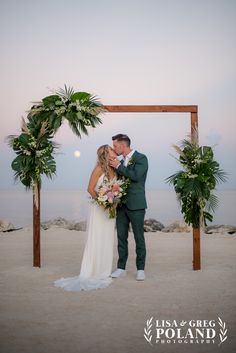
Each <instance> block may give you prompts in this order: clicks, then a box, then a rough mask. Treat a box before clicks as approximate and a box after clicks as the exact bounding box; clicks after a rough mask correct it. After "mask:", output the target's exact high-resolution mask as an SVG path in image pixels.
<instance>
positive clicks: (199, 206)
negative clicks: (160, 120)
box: [166, 132, 226, 228]
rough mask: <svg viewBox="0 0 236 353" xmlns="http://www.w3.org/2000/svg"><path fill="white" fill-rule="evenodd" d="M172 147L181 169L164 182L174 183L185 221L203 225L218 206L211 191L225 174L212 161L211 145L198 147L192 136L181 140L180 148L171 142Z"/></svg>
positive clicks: (211, 217)
mask: <svg viewBox="0 0 236 353" xmlns="http://www.w3.org/2000/svg"><path fill="white" fill-rule="evenodd" d="M195 133H197V132H195ZM174 148H175V150H176V151H177V153H178V154H179V159H178V161H179V163H180V164H181V166H182V167H183V170H181V171H178V172H177V173H175V174H173V175H171V176H170V177H168V178H167V179H166V181H167V182H168V183H170V184H173V185H174V189H175V192H176V193H177V196H178V199H179V201H180V204H181V212H182V214H183V216H184V220H185V222H186V223H187V224H189V225H190V224H191V225H192V226H193V228H199V227H202V226H206V225H207V221H210V222H212V220H213V215H212V213H214V211H215V209H216V207H217V206H218V198H217V197H216V196H215V195H214V194H213V193H212V191H213V190H214V189H215V187H216V185H217V183H220V182H225V181H226V173H225V172H224V171H223V170H222V169H220V166H219V163H217V162H216V161H215V160H214V153H213V150H212V148H211V147H209V146H199V145H198V144H197V142H196V139H193V141H191V139H190V138H189V139H184V140H183V141H182V143H181V145H180V147H179V146H177V145H174Z"/></svg>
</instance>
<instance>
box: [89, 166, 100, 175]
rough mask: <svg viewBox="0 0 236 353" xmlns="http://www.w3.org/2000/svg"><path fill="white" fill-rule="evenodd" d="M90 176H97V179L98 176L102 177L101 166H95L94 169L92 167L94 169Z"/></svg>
mask: <svg viewBox="0 0 236 353" xmlns="http://www.w3.org/2000/svg"><path fill="white" fill-rule="evenodd" d="M91 174H93V175H96V176H98V177H99V176H100V175H102V174H103V171H102V168H101V166H100V165H96V167H94V169H93V171H92V173H91Z"/></svg>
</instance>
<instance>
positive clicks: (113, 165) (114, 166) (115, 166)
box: [109, 158, 120, 169]
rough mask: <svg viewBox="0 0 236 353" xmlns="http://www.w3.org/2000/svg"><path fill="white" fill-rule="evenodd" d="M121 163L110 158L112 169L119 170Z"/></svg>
mask: <svg viewBox="0 0 236 353" xmlns="http://www.w3.org/2000/svg"><path fill="white" fill-rule="evenodd" d="M119 164H120V162H119V161H118V159H116V158H109V165H110V167H113V168H115V169H116V168H117V167H118V165H119Z"/></svg>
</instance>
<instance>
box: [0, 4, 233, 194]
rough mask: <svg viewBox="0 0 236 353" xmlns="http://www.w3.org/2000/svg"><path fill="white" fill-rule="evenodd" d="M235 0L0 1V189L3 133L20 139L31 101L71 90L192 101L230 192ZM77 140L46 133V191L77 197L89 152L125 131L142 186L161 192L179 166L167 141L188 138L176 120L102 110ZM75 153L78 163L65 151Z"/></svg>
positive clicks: (105, 97)
mask: <svg viewBox="0 0 236 353" xmlns="http://www.w3.org/2000/svg"><path fill="white" fill-rule="evenodd" d="M235 35H236V1H235V0H234V1H232V0H198V1H196V0H146V1H140V0H119V1H113V0H109V1H108V0H100V1H99V0H97V1H95V0H87V1H81V0H67V1H61V0H40V1H35V0H21V1H18V0H5V1H3V0H0V40H1V56H0V60H1V65H0V77H1V80H0V97H1V129H0V190H23V189H24V187H23V185H22V184H20V183H18V184H15V183H14V181H13V171H12V170H11V162H12V160H13V159H14V158H15V155H14V153H13V151H11V149H10V148H9V146H8V145H7V143H6V136H7V135H11V134H19V133H20V123H21V117H22V116H24V117H26V115H27V110H28V109H29V108H30V107H31V105H32V102H35V101H40V100H41V99H42V98H43V97H45V96H47V95H49V94H51V92H52V90H55V89H58V88H60V87H63V86H64V84H66V85H67V86H71V87H73V88H74V90H75V91H86V92H89V93H92V94H94V95H96V96H97V97H98V98H99V99H100V101H101V102H102V104H104V105H113V104H142V105H144V104H155V105H163V104H180V105H185V104H194V105H198V109H199V136H200V144H201V145H210V146H212V147H214V153H215V158H216V160H217V161H218V162H219V163H220V166H221V168H222V169H224V170H225V171H226V172H227V173H228V181H227V182H226V183H224V184H222V185H219V186H218V189H228V190H230V189H236V158H235V154H236V139H235V132H236V119H235V112H236V85H235V78H236V75H235V73H236V70H235V63H236V41H235V37H236V36H235ZM102 121H103V124H102V125H100V126H98V127H97V128H96V129H91V130H90V131H89V136H88V137H87V136H85V135H84V136H83V137H82V139H78V138H77V137H76V136H75V135H73V133H72V131H71V130H70V129H69V127H68V126H67V124H66V123H64V124H63V126H62V127H61V129H60V130H59V132H58V133H57V134H56V136H55V141H56V142H58V143H59V144H60V149H59V150H58V154H57V155H56V162H57V175H56V177H55V178H53V181H52V180H47V179H46V178H43V189H45V190H55V189H61V190H85V189H86V188H87V183H88V179H89V176H90V173H91V171H92V169H93V167H94V165H95V163H96V150H97V148H98V147H99V146H100V145H102V144H106V143H108V144H111V143H112V141H111V137H112V136H113V135H115V134H117V133H126V134H128V135H129V136H130V138H131V141H132V148H135V149H137V150H138V151H140V152H143V153H145V154H146V155H147V157H148V159H149V173H148V179H147V189H150V190H152V189H168V188H170V186H169V185H168V184H166V182H165V178H167V177H168V176H169V175H171V174H173V173H174V172H176V171H177V170H179V169H180V166H179V165H178V164H177V161H176V160H175V158H174V157H173V156H176V155H175V151H174V149H173V147H172V144H176V143H177V144H178V143H179V142H180V141H181V140H182V139H183V138H185V137H186V136H187V135H188V134H189V133H190V115H189V114H182V113H175V114H171V113H145V114H143V113H133V114H131V113H122V114H120V113H106V114H104V115H102ZM75 150H79V151H80V152H81V156H80V158H75V157H74V151H75Z"/></svg>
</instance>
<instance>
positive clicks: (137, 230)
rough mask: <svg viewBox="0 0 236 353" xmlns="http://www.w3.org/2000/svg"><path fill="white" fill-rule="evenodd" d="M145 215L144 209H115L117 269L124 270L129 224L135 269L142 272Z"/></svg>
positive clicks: (143, 264) (124, 207)
mask: <svg viewBox="0 0 236 353" xmlns="http://www.w3.org/2000/svg"><path fill="white" fill-rule="evenodd" d="M145 213H146V210H145V209H141V210H130V209H128V208H127V207H126V206H125V205H122V206H121V207H118V208H117V218H116V226H117V237H118V254H119V259H118V263H117V267H118V268H121V269H125V267H126V262H127V259H128V235H129V224H130V223H131V225H132V229H133V233H134V239H135V243H136V267H137V270H144V267H145V259H146V244H145V239H144V229H143V226H144V216H145Z"/></svg>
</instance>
